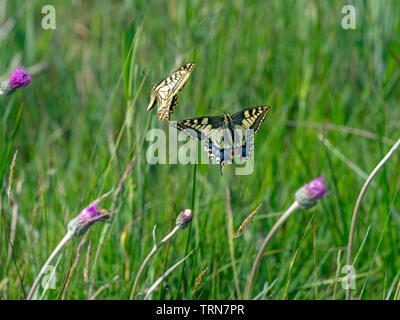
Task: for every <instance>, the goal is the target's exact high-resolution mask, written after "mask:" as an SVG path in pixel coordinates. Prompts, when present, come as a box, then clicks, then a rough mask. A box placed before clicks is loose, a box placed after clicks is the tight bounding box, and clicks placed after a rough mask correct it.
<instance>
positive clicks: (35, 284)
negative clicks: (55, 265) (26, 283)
mask: <svg viewBox="0 0 400 320" xmlns="http://www.w3.org/2000/svg"><path fill="white" fill-rule="evenodd" d="M72 236H73V233H72V232H70V231H68V232H67V233H66V234H65V236H64V238H62V240H61V241H60V242H59V244H58V245H57V247H56V248H55V249H54V250H53V252H52V253H51V255H50V256H49V258H48V259H47V261H46V262H45V264H44V265H43V267H42V269H41V270H40V272H39V274H38V276H37V277H36V279H35V282H34V283H33V285H32V287H31V290H30V291H29V294H28V297H27V298H26V300H32V296H33V294H34V293H35V291H36V288H37V287H38V285H39V282H40V280H41V279H42V277H43V276H44V274H45V273H46V271H47V268H48V267H49V265H50V263H51V262H52V261H53V259H54V258H55V256H56V255H57V254H58V253H59V252H60V250H61V249H62V247H64V245H65V244H66V243H67V242H68V241H69V240H70V239H71V238H72Z"/></svg>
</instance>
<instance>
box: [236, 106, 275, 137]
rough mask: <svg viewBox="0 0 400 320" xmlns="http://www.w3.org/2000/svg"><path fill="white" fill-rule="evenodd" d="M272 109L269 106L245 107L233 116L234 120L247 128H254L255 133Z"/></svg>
mask: <svg viewBox="0 0 400 320" xmlns="http://www.w3.org/2000/svg"><path fill="white" fill-rule="evenodd" d="M270 109H271V108H270V107H268V106H258V107H255V108H248V109H244V110H242V111H239V112H237V113H235V114H234V115H233V116H232V120H233V122H234V123H235V124H238V125H240V126H242V127H243V128H245V129H253V130H254V133H257V132H258V131H259V130H260V127H261V124H262V122H263V121H264V119H265V117H266V116H267V114H268V112H269V110H270Z"/></svg>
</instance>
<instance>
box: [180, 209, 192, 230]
mask: <svg viewBox="0 0 400 320" xmlns="http://www.w3.org/2000/svg"><path fill="white" fill-rule="evenodd" d="M192 219H193V211H192V210H190V209H185V210H183V211H182V212H181V213H180V214H179V216H178V218H176V225H177V226H179V227H180V228H181V229H185V228H186V227H187V226H188V225H189V224H190V223H191V222H192Z"/></svg>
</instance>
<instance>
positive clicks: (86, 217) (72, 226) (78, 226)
mask: <svg viewBox="0 0 400 320" xmlns="http://www.w3.org/2000/svg"><path fill="white" fill-rule="evenodd" d="M98 206H99V202H98V201H97V202H96V201H95V202H92V203H91V204H90V205H88V206H87V207H86V208H85V209H83V210H82V211H81V213H79V214H78V215H77V216H76V217H75V218H74V219H72V220H71V221H70V222H69V223H68V231H70V232H72V233H73V234H74V235H76V236H80V235H83V234H84V233H85V232H86V231H87V230H88V229H89V227H90V226H91V225H92V224H93V223H95V222H97V221H104V220H105V219H108V217H109V215H108V214H107V212H106V211H105V210H102V209H100V210H99V209H97V208H98Z"/></svg>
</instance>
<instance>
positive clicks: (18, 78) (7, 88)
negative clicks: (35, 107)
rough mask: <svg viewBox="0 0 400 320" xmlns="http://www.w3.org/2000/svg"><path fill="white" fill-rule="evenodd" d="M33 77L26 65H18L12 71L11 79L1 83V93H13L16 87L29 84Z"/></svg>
mask: <svg viewBox="0 0 400 320" xmlns="http://www.w3.org/2000/svg"><path fill="white" fill-rule="evenodd" d="M31 80H32V79H31V77H30V75H29V74H28V72H26V70H25V68H24V67H18V68H17V69H15V71H14V72H13V73H12V75H11V77H10V79H9V80H6V81H3V82H2V84H1V85H0V95H1V94H12V93H13V92H14V91H15V90H16V89H18V88H22V87H25V86H27V85H28V84H29V83H30V82H31Z"/></svg>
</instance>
